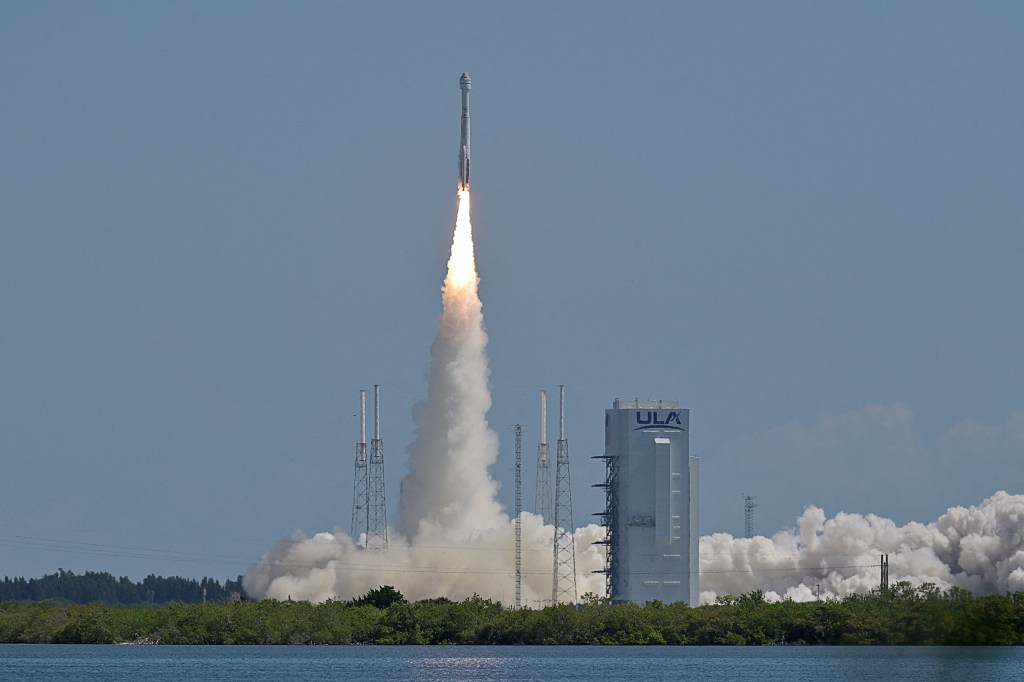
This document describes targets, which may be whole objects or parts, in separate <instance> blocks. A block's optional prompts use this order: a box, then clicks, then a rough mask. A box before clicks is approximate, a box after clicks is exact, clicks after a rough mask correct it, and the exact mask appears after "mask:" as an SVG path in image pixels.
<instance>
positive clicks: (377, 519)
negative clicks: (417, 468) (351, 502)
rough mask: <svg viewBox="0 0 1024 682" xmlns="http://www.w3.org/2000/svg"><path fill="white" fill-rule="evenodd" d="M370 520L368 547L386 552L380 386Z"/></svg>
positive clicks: (376, 392) (371, 469)
mask: <svg viewBox="0 0 1024 682" xmlns="http://www.w3.org/2000/svg"><path fill="white" fill-rule="evenodd" d="M368 469H369V512H370V513H369V521H368V526H367V531H366V549H367V550H368V551H371V552H386V551H387V549H388V510H387V498H386V497H385V495H384V444H383V442H382V441H381V439H380V386H378V385H374V387H373V440H371V441H370V462H369V467H368Z"/></svg>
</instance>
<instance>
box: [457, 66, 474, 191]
mask: <svg viewBox="0 0 1024 682" xmlns="http://www.w3.org/2000/svg"><path fill="white" fill-rule="evenodd" d="M472 84H473V81H471V80H470V78H469V74H468V73H463V74H462V78H460V79H459V89H461V90H462V135H461V139H460V141H459V189H462V190H468V189H469V89H470V88H471V87H472Z"/></svg>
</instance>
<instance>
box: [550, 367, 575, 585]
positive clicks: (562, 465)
mask: <svg viewBox="0 0 1024 682" xmlns="http://www.w3.org/2000/svg"><path fill="white" fill-rule="evenodd" d="M572 533H573V524H572V486H571V485H570V482H569V441H568V440H567V439H566V437H565V386H559V387H558V455H557V458H556V468H555V552H554V554H555V562H554V579H553V581H552V587H551V601H552V602H553V603H555V604H557V603H558V602H559V601H560V600H564V601H567V602H569V603H573V604H575V603H576V600H577V594H576V547H575V542H574V540H573V535H572Z"/></svg>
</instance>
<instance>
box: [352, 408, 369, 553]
mask: <svg viewBox="0 0 1024 682" xmlns="http://www.w3.org/2000/svg"><path fill="white" fill-rule="evenodd" d="M369 507H370V493H369V486H368V484H367V473H366V391H365V390H360V391H359V442H358V443H356V466H355V474H354V476H353V478H352V539H353V540H355V541H356V542H359V536H360V535H363V534H364V533H367V532H368V531H369V516H368V515H367V512H368V511H369ZM364 542H365V540H364Z"/></svg>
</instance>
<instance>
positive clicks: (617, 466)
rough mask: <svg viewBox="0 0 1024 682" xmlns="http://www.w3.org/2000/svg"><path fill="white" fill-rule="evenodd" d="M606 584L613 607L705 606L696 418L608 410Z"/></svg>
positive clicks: (665, 408)
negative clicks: (693, 433)
mask: <svg viewBox="0 0 1024 682" xmlns="http://www.w3.org/2000/svg"><path fill="white" fill-rule="evenodd" d="M599 458H600V459H603V460H605V481H604V483H599V484H598V487H601V488H604V490H605V496H606V505H605V509H604V511H603V512H600V514H599V515H600V516H601V517H602V523H603V525H604V526H605V527H606V528H607V532H608V534H607V539H606V540H605V541H604V542H605V545H606V549H607V555H606V556H607V558H606V564H605V574H606V576H605V578H606V582H607V590H608V596H609V597H610V598H611V600H612V601H613V602H635V603H639V604H643V603H646V602H649V601H652V600H655V599H657V600H660V601H662V602H664V603H666V604H670V603H674V602H686V603H688V604H690V605H691V606H696V605H697V604H698V601H699V598H700V577H699V565H700V563H699V558H700V557H699V541H700V532H699V525H698V522H699V513H698V502H699V495H698V478H699V477H698V473H699V466H700V459H699V458H698V457H691V456H690V411H689V410H686V409H681V408H680V407H679V403H677V402H675V401H664V400H654V401H640V400H630V401H625V400H616V401H614V403H613V404H612V409H610V410H605V447H604V455H601V456H600V457H599Z"/></svg>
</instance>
